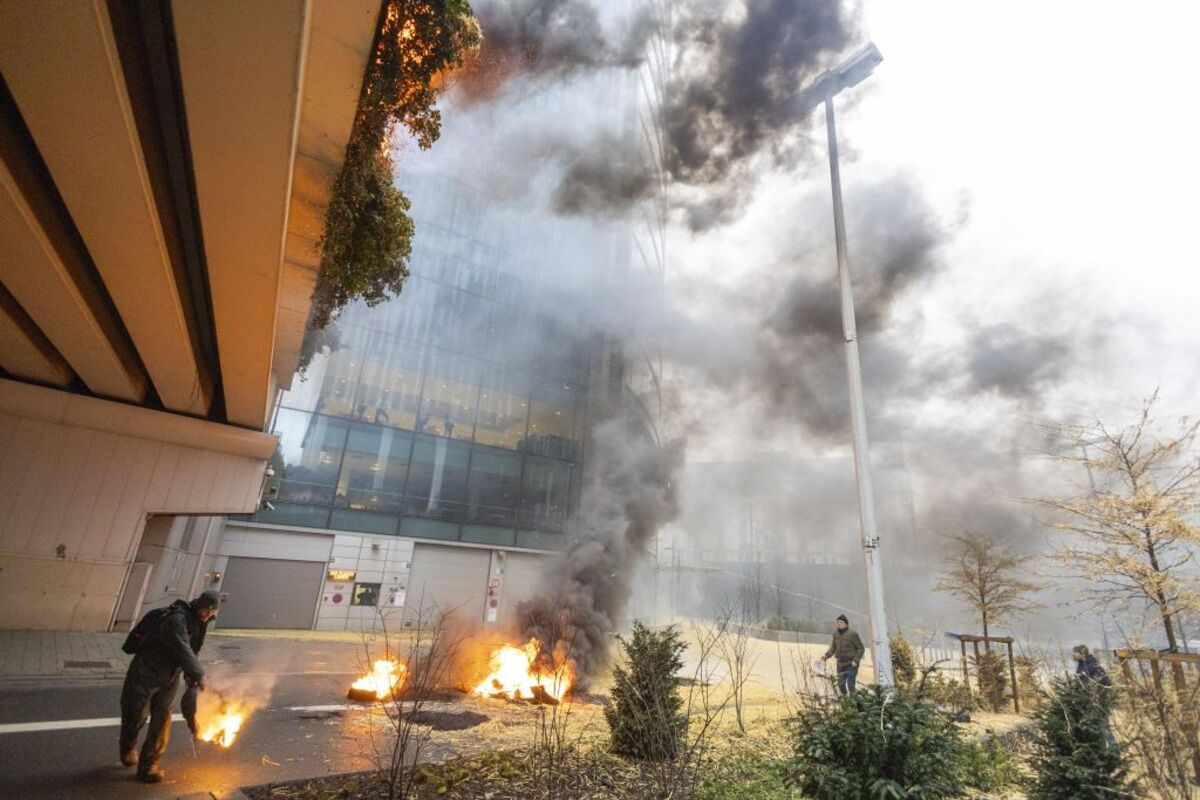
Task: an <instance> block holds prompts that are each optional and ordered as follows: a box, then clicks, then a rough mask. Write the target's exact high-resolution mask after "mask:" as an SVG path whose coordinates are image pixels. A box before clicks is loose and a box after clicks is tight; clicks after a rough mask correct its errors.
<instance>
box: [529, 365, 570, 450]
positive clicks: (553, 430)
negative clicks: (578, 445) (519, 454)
mask: <svg viewBox="0 0 1200 800" xmlns="http://www.w3.org/2000/svg"><path fill="white" fill-rule="evenodd" d="M576 394H577V390H576V389H575V387H574V385H573V384H570V383H567V382H564V381H562V380H555V379H552V378H543V377H536V378H534V380H533V392H532V395H531V398H530V405H529V435H528V436H527V437H526V440H525V442H524V444H523V445H522V447H521V449H522V450H523V451H525V452H526V453H532V454H534V455H539V456H549V457H551V458H562V459H567V460H572V459H574V458H575V445H574V441H573V438H572V437H573V434H574V429H575V397H576Z"/></svg>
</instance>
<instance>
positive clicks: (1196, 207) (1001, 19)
mask: <svg viewBox="0 0 1200 800" xmlns="http://www.w3.org/2000/svg"><path fill="white" fill-rule="evenodd" d="M863 27H864V32H865V33H866V34H867V35H869V36H870V37H872V38H873V39H874V41H875V42H876V43H877V44H878V45H879V47H880V49H881V50H882V51H883V54H884V58H885V61H884V63H883V64H881V65H880V67H879V68H878V70H877V71H876V74H875V75H873V76H872V77H871V79H870V80H871V83H872V84H873V85H872V86H871V87H869V88H866V86H865V85H864V88H865V89H866V91H865V92H864V94H865V96H864V97H863V98H862V100H861V104H860V105H859V106H858V107H857V108H856V109H853V110H852V111H851V112H850V113H849V114H847V115H846V117H847V118H846V120H845V123H844V125H843V130H844V131H845V135H846V136H847V137H848V138H850V140H851V141H852V143H853V145H854V146H855V148H856V149H857V150H858V152H859V153H860V154H861V160H860V162H859V163H858V164H857V165H854V166H852V167H850V168H849V170H848V171H850V170H853V169H859V170H863V171H869V170H874V169H887V168H888V167H891V166H897V165H898V166H903V167H907V168H909V169H911V170H912V171H913V172H914V173H915V174H916V175H917V176H918V177H919V178H920V180H921V182H922V184H923V185H924V186H925V187H926V190H927V191H928V192H929V193H930V195H931V197H932V198H934V199H935V201H940V203H941V204H943V205H946V206H947V207H949V206H950V204H952V203H955V202H957V198H958V197H961V196H965V197H967V198H969V201H970V221H969V223H968V225H967V227H966V228H965V229H964V230H963V231H962V233H961V234H960V235H959V237H958V240H957V242H956V244H955V246H954V248H953V252H952V255H951V262H952V274H951V276H950V279H951V280H952V281H953V283H954V285H955V286H954V292H955V293H956V294H957V296H958V297H959V298H961V299H962V301H963V302H968V301H969V300H973V301H975V302H977V303H979V304H981V305H982V307H983V308H986V307H987V306H988V305H989V304H991V303H994V302H996V300H995V295H996V294H997V293H999V294H1000V295H1001V296H1002V297H1003V296H1004V295H1011V294H1013V293H1014V292H1013V289H1014V288H1016V287H1015V286H1014V284H1016V285H1021V284H1024V285H1025V286H1033V287H1041V286H1051V285H1054V284H1057V287H1058V288H1059V289H1060V290H1063V291H1070V290H1072V288H1073V284H1078V285H1079V286H1081V287H1086V290H1087V291H1090V292H1093V293H1095V296H1096V297H1097V298H1098V299H1100V300H1101V302H1103V303H1105V304H1107V310H1108V311H1109V312H1110V313H1112V314H1114V315H1125V314H1129V315H1131V316H1133V317H1134V318H1135V320H1139V321H1142V322H1144V323H1147V324H1149V323H1153V322H1157V323H1158V325H1159V326H1160V331H1159V333H1160V335H1161V341H1159V342H1155V341H1154V340H1155V339H1157V338H1158V337H1157V336H1155V335H1154V334H1153V333H1152V332H1151V331H1150V330H1148V329H1146V328H1141V326H1139V325H1136V324H1135V325H1134V326H1133V330H1138V329H1139V328H1141V329H1142V332H1143V334H1144V336H1143V337H1140V338H1141V341H1131V342H1130V343H1129V344H1130V345H1131V347H1132V348H1136V349H1139V350H1140V348H1141V347H1142V346H1146V345H1153V344H1156V343H1157V344H1162V345H1163V346H1164V350H1163V351H1161V356H1162V363H1158V364H1154V363H1151V364H1141V365H1140V368H1139V369H1138V372H1140V373H1141V374H1128V375H1123V374H1121V373H1114V374H1112V375H1111V376H1110V377H1111V381H1113V382H1124V381H1126V380H1129V379H1132V380H1133V381H1139V380H1140V381H1141V383H1142V385H1135V386H1132V387H1130V388H1131V390H1132V392H1133V395H1134V396H1136V395H1138V394H1144V393H1146V392H1148V391H1149V390H1150V389H1151V388H1153V387H1152V385H1147V384H1152V383H1153V382H1156V381H1158V382H1161V383H1162V384H1163V391H1164V395H1165V396H1164V410H1166V409H1167V408H1169V409H1180V410H1182V409H1186V408H1187V407H1189V406H1190V407H1192V408H1193V409H1194V402H1195V394H1194V392H1195V389H1196V388H1197V383H1196V378H1197V374H1198V372H1200V369H1198V367H1200V364H1198V363H1197V359H1196V343H1197V342H1200V314H1198V313H1197V312H1198V311H1200V308H1198V303H1200V258H1198V257H1197V250H1196V229H1197V225H1198V222H1200V219H1198V217H1200V201H1198V199H1197V198H1198V194H1197V193H1198V191H1200V147H1198V145H1200V110H1198V104H1197V100H1196V98H1197V97H1198V96H1200V93H1198V92H1197V87H1196V78H1197V77H1198V76H1200V65H1198V64H1197V62H1196V56H1195V52H1196V50H1195V47H1196V31H1197V30H1200V4H1196V3H1187V2H1146V3H1138V4H1136V5H1131V4H1128V3H1116V2H1004V3H999V2H987V3H985V2H962V0H958V1H957V2H954V1H953V0H940V1H935V0H921V1H919V2H914V1H913V0H909V1H908V2H903V3H897V2H889V0H868V2H867V3H866V5H865V15H864V26H863ZM1189 98H1190V99H1189ZM1016 294H1019V291H1018V292H1016ZM1132 338H1135V339H1136V338H1139V337H1136V336H1135V337H1132ZM1120 352H1121V348H1118V354H1119V353H1120ZM1153 360H1154V361H1158V359H1153ZM1111 366H1113V367H1117V368H1121V370H1122V372H1123V371H1124V369H1126V368H1132V367H1134V366H1135V364H1134V363H1130V362H1125V363H1120V362H1119V363H1117V364H1112V365H1111ZM1099 410H1100V409H1097V411H1099Z"/></svg>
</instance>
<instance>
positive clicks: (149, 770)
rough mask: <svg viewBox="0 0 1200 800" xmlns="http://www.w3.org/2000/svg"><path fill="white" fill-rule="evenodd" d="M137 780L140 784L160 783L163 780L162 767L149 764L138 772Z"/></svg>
mask: <svg viewBox="0 0 1200 800" xmlns="http://www.w3.org/2000/svg"><path fill="white" fill-rule="evenodd" d="M137 776H138V780H139V781H141V782H142V783H161V782H162V779H163V771H162V767H160V766H158V764H151V765H150V766H148V767H146V768H145V769H139V770H138V774H137Z"/></svg>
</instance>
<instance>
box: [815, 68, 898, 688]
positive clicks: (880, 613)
mask: <svg viewBox="0 0 1200 800" xmlns="http://www.w3.org/2000/svg"><path fill="white" fill-rule="evenodd" d="M863 54H866V55H867V56H869V57H870V58H869V59H868V62H867V63H870V67H868V68H867V71H866V72H863V73H862V74H861V75H855V76H854V77H853V78H851V80H852V81H853V82H851V80H846V79H845V78H843V80H841V81H838V82H833V81H832V80H830V79H826V80H827V82H829V83H830V84H831V90H830V91H828V93H827V94H826V95H825V97H824V100H825V131H826V135H827V136H828V139H829V179H830V182H831V184H832V186H833V233H834V242H835V245H836V247H837V268H838V287H839V290H840V293H841V306H842V338H843V339H844V340H845V343H846V383H847V386H848V388H849V390H850V427H851V430H852V431H853V436H854V475H855V479H856V483H857V484H858V517H859V525H860V529H861V532H862V546H863V552H864V554H865V555H866V561H867V602H868V607H869V610H870V612H871V656H872V658H873V660H874V662H875V681H876V683H878V684H879V685H880V686H883V687H885V688H890V687H891V686H892V684H893V679H892V648H891V645H890V643H889V642H888V626H887V614H886V612H885V606H884V601H883V565H882V564H881V563H880V561H879V533H878V531H877V529H876V525H875V494H874V490H873V489H872V486H871V450H870V445H869V442H868V439H867V411H866V406H865V405H864V403H863V387H862V365H861V363H860V361H859V356H858V330H857V326H856V325H855V320H854V293H853V291H852V289H851V285H850V258H849V255H848V253H847V250H846V218H845V214H844V212H843V210H842V177H841V172H840V170H839V166H838V148H837V125H836V123H835V122H834V114H833V98H834V95H836V94H837V92H838V91H840V90H841V89H842V88H845V86H847V85H853V84H854V83H857V82H859V81H861V80H862V79H863V78H865V77H866V74H868V73H869V70H870V69H871V68H873V67H874V64H876V63H878V60H879V59H880V58H881V57H880V56H879V51H878V50H876V49H875V46H874V45H868V47H867V48H866V49H864V50H863V51H861V53H860V54H856V55H855V56H854V57H852V58H851V59H850V61H848V62H847V64H849V65H851V67H855V64H856V62H857V63H863V57H862V56H863ZM872 62H873V63H872ZM839 70H842V71H843V74H845V73H846V72H849V70H848V69H845V68H839ZM855 71H856V72H858V71H859V70H858V69H857V68H855ZM837 72H838V70H835V74H837Z"/></svg>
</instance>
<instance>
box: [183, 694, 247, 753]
mask: <svg viewBox="0 0 1200 800" xmlns="http://www.w3.org/2000/svg"><path fill="white" fill-rule="evenodd" d="M247 716H249V709H248V708H246V707H245V706H243V705H242V704H241V703H240V702H238V701H236V700H222V701H221V704H220V706H219V707H218V708H217V709H215V710H211V711H207V712H202V711H200V710H197V713H196V728H197V730H198V731H199V732H198V733H197V734H196V738H197V739H199V740H200V741H202V742H216V743H217V744H219V745H221V747H229V746H230V745H231V744H233V740H234V739H235V738H237V735H238V731H240V730H241V729H242V725H244V724H245V723H246V717H247Z"/></svg>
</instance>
